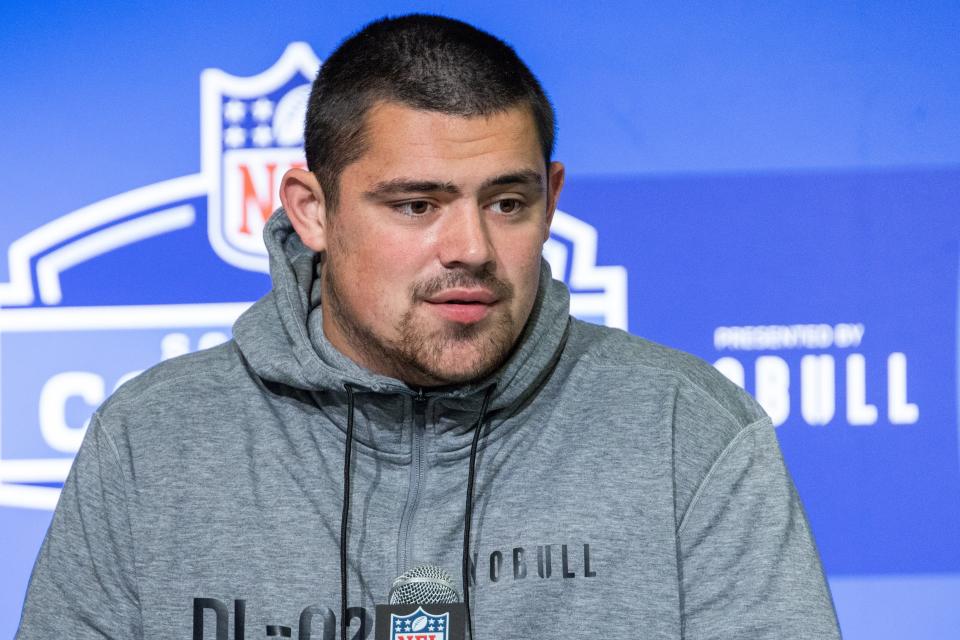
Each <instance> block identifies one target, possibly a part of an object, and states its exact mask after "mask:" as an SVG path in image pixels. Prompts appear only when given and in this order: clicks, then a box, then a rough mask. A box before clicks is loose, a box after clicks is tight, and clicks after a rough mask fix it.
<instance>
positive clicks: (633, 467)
mask: <svg viewBox="0 0 960 640" xmlns="http://www.w3.org/2000/svg"><path fill="white" fill-rule="evenodd" d="M553 131H554V125H553V113H552V109H551V107H550V105H549V103H548V101H547V99H546V97H545V96H544V93H543V91H542V89H541V88H540V86H539V84H538V83H537V81H536V79H535V78H534V76H533V75H532V74H531V73H530V72H529V70H528V69H527V68H526V67H525V66H524V65H523V63H522V62H521V61H520V60H519V59H518V58H517V57H516V55H515V54H514V52H513V51H512V50H511V49H510V48H509V47H508V46H507V45H505V44H504V43H502V42H500V41H499V40H497V39H495V38H493V37H492V36H490V35H488V34H485V33H482V32H479V31H477V30H475V29H474V28H472V27H470V26H468V25H465V24H463V23H460V22H456V21H452V20H447V19H443V18H437V17H428V16H408V17H403V18H397V19H389V20H383V21H380V22H376V23H373V24H371V25H369V26H367V27H366V28H365V29H363V30H362V31H360V32H359V33H358V34H356V35H354V36H353V37H351V38H350V39H348V40H347V41H346V42H344V43H343V44H342V45H341V47H340V48H339V49H338V50H337V51H336V52H335V53H334V54H333V55H331V56H330V58H329V59H328V60H327V61H326V63H325V64H324V66H323V68H322V69H321V71H320V73H319V75H318V78H317V80H316V82H315V84H314V88H313V92H312V95H311V98H310V104H309V108H308V114H307V125H306V135H305V139H306V151H307V160H308V166H309V171H303V170H292V171H290V172H288V173H287V174H286V176H285V177H284V179H283V182H282V186H281V197H282V201H283V205H284V207H283V209H282V210H280V211H278V212H277V213H276V214H274V216H273V217H272V218H271V220H270V221H269V223H268V225H267V227H266V230H265V233H264V235H265V240H266V243H267V247H268V249H269V251H270V256H271V274H272V277H273V290H272V291H271V293H270V294H268V295H267V296H266V297H265V298H264V299H262V300H261V301H259V302H258V303H257V304H255V305H254V306H253V307H252V308H251V309H250V310H249V311H248V312H246V313H245V314H244V315H243V316H242V317H241V318H240V319H239V320H238V321H237V324H236V325H235V327H234V341H231V342H229V343H227V344H225V345H223V346H221V347H218V348H215V349H212V350H209V351H205V352H201V353H197V354H193V355H190V356H185V357H183V358H179V359H176V360H172V361H167V362H165V363H163V364H161V365H159V366H157V367H155V368H154V369H152V370H150V371H149V372H147V373H144V374H143V375H141V376H139V377H138V378H136V379H135V380H133V381H131V382H130V383H128V384H126V385H125V386H124V387H123V388H122V389H121V390H119V391H118V392H117V393H116V394H115V395H114V396H113V397H112V398H111V399H109V400H108V401H107V402H106V403H105V404H104V405H103V406H102V407H101V408H100V409H99V410H98V411H97V413H96V415H95V416H94V418H93V420H92V421H91V426H90V429H89V431H88V434H87V437H86V441H85V442H84V445H83V447H82V449H81V451H80V453H79V455H78V456H77V460H76V463H75V465H74V468H73V470H72V472H71V475H70V478H69V479H68V481H67V484H66V486H65V487H64V491H63V495H62V498H61V501H60V504H59V506H58V508H57V512H56V514H55V516H54V520H53V524H52V525H51V528H50V532H49V533H48V536H47V539H46V541H45V543H44V546H43V549H42V551H41V553H40V557H39V559H38V562H37V567H36V570H35V572H34V575H33V578H32V581H31V586H30V591H29V594H28V598H27V601H26V604H25V607H24V614H23V619H22V623H21V628H20V632H19V634H18V637H20V638H103V637H107V638H141V637H142V638H186V637H193V638H194V639H200V638H216V639H217V640H226V638H228V637H232V638H235V639H238V640H239V639H240V638H243V637H254V636H256V637H263V636H262V635H261V634H262V633H263V632H264V630H265V631H266V635H267V636H268V637H293V634H294V633H296V634H297V637H299V638H301V639H307V638H321V637H322V638H333V637H335V634H337V633H338V632H339V634H340V635H341V637H342V638H346V637H347V635H348V634H347V633H346V624H345V623H350V624H351V631H350V632H349V637H354V638H365V637H369V636H370V634H371V630H372V612H373V607H374V605H375V604H379V603H384V602H385V601H386V596H387V591H388V589H389V587H390V584H391V582H392V580H393V578H394V577H395V576H397V575H399V574H401V573H403V572H405V571H407V570H408V569H410V568H411V567H414V566H416V565H418V564H422V563H426V564H431V565H436V566H439V567H444V568H447V569H448V570H450V571H451V573H453V574H454V575H455V576H456V577H457V578H458V579H460V580H461V581H462V585H463V586H462V591H463V596H464V598H465V600H466V601H467V603H468V604H469V606H470V609H469V616H468V617H469V620H470V628H471V629H472V637H473V638H475V639H494V638H557V637H561V636H562V637H567V636H571V635H574V636H581V635H584V634H587V633H590V634H599V635H602V636H604V637H607V638H623V639H626V638H637V637H643V638H818V639H820V638H834V637H837V636H838V633H837V628H836V620H835V617H834V614H833V609H832V605H831V602H830V596H829V593H828V591H827V589H826V586H825V583H824V579H823V575H822V572H821V569H820V565H819V560H818V558H817V555H816V551H815V548H814V546H813V542H812V539H811V536H810V532H809V529H808V527H807V524H806V521H805V519H804V516H803V513H802V509H801V506H800V503H799V501H798V498H797V496H796V493H795V491H794V488H793V485H792V483H791V481H790V479H789V476H788V475H787V473H786V471H785V470H784V467H783V463H782V460H781V457H780V453H779V450H778V447H777V443H776V438H775V435H774V431H773V428H772V426H771V424H770V421H769V419H768V418H766V417H765V416H764V415H763V413H762V411H761V410H760V408H759V407H758V406H757V404H756V403H755V402H754V401H753V400H752V399H751V398H750V397H748V396H747V395H746V394H744V393H743V392H742V391H740V390H739V389H737V388H736V387H735V386H733V385H732V384H730V383H729V382H728V381H727V380H726V379H725V378H723V377H722V376H721V375H719V374H718V373H717V372H716V371H714V370H713V369H712V368H711V367H710V366H708V365H706V364H705V363H703V362H701V361H699V360H697V359H695V358H693V357H691V356H687V355H684V354H680V353H678V352H675V351H672V350H669V349H666V348H664V347H660V346H657V345H654V344H651V343H649V342H646V341H644V340H641V339H639V338H635V337H631V336H629V335H627V334H625V333H623V332H620V331H614V330H609V329H605V328H601V327H596V326H593V325H588V324H585V323H582V322H579V321H577V320H573V319H571V318H570V317H569V308H568V293H567V291H566V289H565V288H564V286H563V285H562V284H561V283H559V282H557V281H554V280H552V279H551V277H550V274H549V270H548V268H547V267H546V266H545V263H544V261H543V260H542V259H541V257H540V252H541V250H542V246H543V243H544V241H545V240H546V238H547V236H548V230H549V225H550V219H551V216H552V214H553V211H554V208H555V206H556V203H557V199H558V197H559V194H560V190H561V187H562V184H563V167H562V165H560V164H559V163H557V162H552V161H551V153H552V148H553ZM464 505H466V508H465V506H464ZM341 625H342V626H341Z"/></svg>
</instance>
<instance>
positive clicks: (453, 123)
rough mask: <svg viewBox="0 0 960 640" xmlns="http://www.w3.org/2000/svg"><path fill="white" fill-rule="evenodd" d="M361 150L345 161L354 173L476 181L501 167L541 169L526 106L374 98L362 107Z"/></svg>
mask: <svg viewBox="0 0 960 640" xmlns="http://www.w3.org/2000/svg"><path fill="white" fill-rule="evenodd" d="M364 138H365V151H364V153H363V155H361V157H360V158H359V160H358V161H357V162H356V163H354V164H353V165H351V166H349V167H347V168H346V169H345V171H344V174H345V175H344V177H346V174H347V173H353V174H354V177H358V178H366V179H375V180H377V181H380V180H384V179H390V178H395V177H418V178H431V179H443V180H447V181H451V180H452V181H456V182H458V183H463V184H466V183H469V182H470V181H472V180H478V181H482V180H483V179H484V178H486V177H488V176H489V175H495V174H498V173H502V172H503V171H505V170H509V171H520V170H532V171H536V172H538V173H542V172H543V171H544V170H545V164H544V160H543V156H542V153H541V150H540V145H539V141H538V138H537V130H536V126H535V124H534V120H533V116H532V114H531V112H530V109H529V108H527V107H526V106H518V107H516V108H512V109H508V110H506V111H501V112H497V113H493V114H489V115H485V116H469V117H464V116H457V115H449V114H445V113H439V112H436V111H424V110H420V109H413V108H411V107H407V106H404V105H401V104H397V103H395V102H380V103H377V104H376V105H374V106H373V107H372V108H371V109H370V111H369V112H368V113H367V116H366V122H365V127H364Z"/></svg>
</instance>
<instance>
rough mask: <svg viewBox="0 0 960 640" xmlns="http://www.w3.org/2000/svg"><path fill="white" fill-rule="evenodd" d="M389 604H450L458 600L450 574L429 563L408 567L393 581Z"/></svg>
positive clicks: (458, 595)
mask: <svg viewBox="0 0 960 640" xmlns="http://www.w3.org/2000/svg"><path fill="white" fill-rule="evenodd" d="M388 599H389V602H390V604H450V603H453V602H460V594H459V593H458V592H457V590H456V589H455V588H454V586H453V581H452V580H451V579H450V574H449V573H447V572H446V571H444V570H443V569H441V568H440V567H435V566H433V565H429V564H422V565H420V566H419V567H414V568H413V569H410V570H409V571H407V572H406V573H404V574H403V575H402V576H400V577H399V578H397V579H396V580H394V581H393V586H392V587H390V595H389V596H388Z"/></svg>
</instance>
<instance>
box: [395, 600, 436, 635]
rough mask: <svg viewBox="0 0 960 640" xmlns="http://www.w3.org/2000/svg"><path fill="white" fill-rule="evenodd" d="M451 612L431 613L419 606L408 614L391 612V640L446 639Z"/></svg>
mask: <svg viewBox="0 0 960 640" xmlns="http://www.w3.org/2000/svg"><path fill="white" fill-rule="evenodd" d="M449 626H450V614H449V613H444V614H443V615H438V616H435V615H431V614H429V613H427V612H426V611H424V610H423V607H418V608H417V610H416V611H414V612H413V613H411V614H410V615H406V616H398V615H397V614H395V613H392V614H390V640H446V638H447V628H448V627H449Z"/></svg>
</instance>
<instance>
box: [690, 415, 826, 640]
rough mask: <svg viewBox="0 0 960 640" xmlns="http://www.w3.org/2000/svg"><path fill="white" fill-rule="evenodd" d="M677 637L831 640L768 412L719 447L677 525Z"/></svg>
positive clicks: (818, 578)
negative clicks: (679, 620)
mask: <svg viewBox="0 0 960 640" xmlns="http://www.w3.org/2000/svg"><path fill="white" fill-rule="evenodd" d="M678 538H679V554H680V562H681V577H680V578H681V589H682V600H681V603H682V604H681V606H682V609H683V637H684V638H685V639H688V640H701V639H706V638H711V639H718V638H731V639H732V638H751V639H753V640H762V639H767V638H769V639H771V640H773V639H777V640H800V639H810V640H814V639H815V640H829V639H831V638H839V637H840V632H839V629H838V626H837V620H836V615H835V613H834V609H833V602H832V600H831V598H830V592H829V589H828V588H827V585H826V580H825V579H824V575H823V570H822V568H821V566H820V559H819V556H818V554H817V550H816V547H815V545H814V542H813V537H812V535H811V533H810V528H809V526H808V525H807V520H806V517H805V516H804V513H803V507H802V506H801V504H800V500H799V497H798V496H797V492H796V489H795V488H794V486H793V482H792V480H791V479H790V476H789V474H788V473H787V470H786V468H785V467H784V464H783V458H782V456H781V454H780V448H779V445H778V443H777V439H776V435H775V433H774V428H773V426H772V425H771V424H770V421H769V419H768V418H763V419H762V420H760V421H758V422H756V423H754V424H752V425H750V426H749V427H746V428H745V429H743V430H742V431H741V432H740V433H739V434H738V435H737V436H736V437H735V438H734V439H733V441H732V442H730V444H729V445H728V446H727V447H726V448H725V449H724V451H723V452H722V453H721V454H720V456H719V457H718V459H717V460H716V462H715V463H714V464H713V466H712V468H711V469H710V471H709V472H708V473H707V476H706V477H705V479H704V480H703V482H702V484H701V486H700V488H699V490H698V491H697V493H696V495H695V496H694V498H693V501H692V503H691V505H690V507H689V508H688V509H687V512H686V515H685V516H684V518H683V520H682V522H681V523H680V526H679V529H678Z"/></svg>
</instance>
